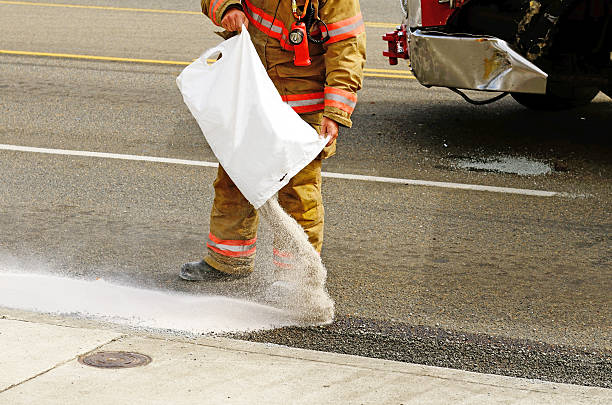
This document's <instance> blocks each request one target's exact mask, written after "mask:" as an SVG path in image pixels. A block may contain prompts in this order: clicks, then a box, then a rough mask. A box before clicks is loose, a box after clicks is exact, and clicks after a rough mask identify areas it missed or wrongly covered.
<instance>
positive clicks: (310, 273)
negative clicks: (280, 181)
mask: <svg viewBox="0 0 612 405" xmlns="http://www.w3.org/2000/svg"><path fill="white" fill-rule="evenodd" d="M259 213H260V215H261V217H262V219H263V220H264V221H265V222H266V223H267V224H268V226H269V227H270V228H271V229H272V230H273V232H274V243H273V244H274V248H275V249H277V250H278V251H280V252H282V254H284V255H285V257H286V258H287V259H288V261H289V263H290V265H289V266H288V268H285V269H282V268H278V267H277V266H275V265H274V264H273V263H267V264H266V265H268V266H271V272H272V273H273V280H274V281H275V282H274V283H273V284H272V285H271V286H270V289H269V294H268V298H269V299H270V300H271V301H272V302H274V304H275V306H277V307H280V308H283V309H285V310H287V311H289V313H291V314H292V315H293V316H294V317H295V320H296V321H297V322H298V323H300V324H303V325H321V324H326V323H330V322H331V321H332V320H333V317H334V302H333V300H332V299H331V298H330V296H329V294H328V293H327V290H326V289H325V281H326V279H327V270H326V269H325V266H324V265H323V262H322V261H321V257H320V256H319V254H318V253H317V251H316V250H314V248H313V247H312V245H311V244H310V242H308V238H307V236H306V234H305V233H304V230H303V229H302V227H301V226H300V225H299V224H298V223H297V222H296V221H295V220H294V219H293V218H291V217H290V216H289V215H288V214H287V213H286V212H285V211H284V210H283V209H282V207H281V206H280V205H279V204H278V200H277V199H276V198H270V199H269V200H268V201H267V202H266V203H265V204H264V205H263V206H261V207H260V208H259Z"/></svg>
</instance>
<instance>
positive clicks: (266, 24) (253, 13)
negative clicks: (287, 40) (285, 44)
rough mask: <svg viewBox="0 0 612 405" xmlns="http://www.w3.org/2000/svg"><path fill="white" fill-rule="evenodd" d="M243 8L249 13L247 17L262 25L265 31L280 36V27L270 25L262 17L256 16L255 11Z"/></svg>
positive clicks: (281, 30)
mask: <svg viewBox="0 0 612 405" xmlns="http://www.w3.org/2000/svg"><path fill="white" fill-rule="evenodd" d="M245 8H246V11H247V13H249V15H250V16H251V17H252V18H253V20H255V21H256V22H257V23H259V24H261V25H263V26H264V27H266V28H267V29H269V30H270V31H272V32H275V33H277V34H282V32H283V29H282V28H281V27H279V26H278V25H275V24H273V23H271V22H270V21H268V20H266V19H265V18H264V17H263V16H262V15H260V14H257V13H256V12H255V11H253V10H251V9H250V8H249V7H248V6H246V7H245Z"/></svg>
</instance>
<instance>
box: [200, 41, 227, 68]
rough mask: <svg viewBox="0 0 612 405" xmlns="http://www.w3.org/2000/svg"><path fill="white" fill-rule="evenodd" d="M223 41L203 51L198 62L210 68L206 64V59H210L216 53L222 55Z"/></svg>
mask: <svg viewBox="0 0 612 405" xmlns="http://www.w3.org/2000/svg"><path fill="white" fill-rule="evenodd" d="M224 44H225V41H224V42H221V43H220V44H219V45H217V46H215V47H213V48H210V49H207V50H206V51H204V53H203V54H202V55H200V60H201V61H202V63H204V64H205V65H207V66H210V65H209V64H208V58H210V57H211V56H213V55H214V54H216V53H221V54H223V50H224V49H225V45H224Z"/></svg>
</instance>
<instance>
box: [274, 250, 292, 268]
mask: <svg viewBox="0 0 612 405" xmlns="http://www.w3.org/2000/svg"><path fill="white" fill-rule="evenodd" d="M273 254H274V256H273V258H272V262H273V263H274V265H275V266H277V267H280V268H283V269H290V268H292V267H293V259H292V258H293V255H292V254H291V253H289V252H281V251H280V250H278V249H274V250H273Z"/></svg>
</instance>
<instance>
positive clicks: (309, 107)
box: [281, 91, 325, 114]
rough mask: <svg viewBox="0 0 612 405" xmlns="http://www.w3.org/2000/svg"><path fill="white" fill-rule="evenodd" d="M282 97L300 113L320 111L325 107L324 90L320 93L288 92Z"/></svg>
mask: <svg viewBox="0 0 612 405" xmlns="http://www.w3.org/2000/svg"><path fill="white" fill-rule="evenodd" d="M281 98H282V99H283V101H284V102H286V103H287V104H289V105H290V106H291V108H293V110H294V111H295V112H296V113H298V114H300V113H302V114H303V113H308V112H314V111H320V110H323V109H324V108H325V101H324V100H325V93H324V92H322V91H321V92H318V93H304V94H287V95H284V96H281Z"/></svg>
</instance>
